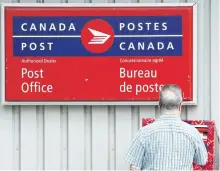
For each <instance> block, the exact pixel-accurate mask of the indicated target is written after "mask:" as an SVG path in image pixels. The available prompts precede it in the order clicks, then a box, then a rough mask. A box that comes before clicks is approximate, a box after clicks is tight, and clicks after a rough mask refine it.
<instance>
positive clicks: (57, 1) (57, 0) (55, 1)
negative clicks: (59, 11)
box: [43, 0, 65, 3]
mask: <svg viewBox="0 0 220 171" xmlns="http://www.w3.org/2000/svg"><path fill="white" fill-rule="evenodd" d="M43 2H44V3H61V2H65V0H43Z"/></svg>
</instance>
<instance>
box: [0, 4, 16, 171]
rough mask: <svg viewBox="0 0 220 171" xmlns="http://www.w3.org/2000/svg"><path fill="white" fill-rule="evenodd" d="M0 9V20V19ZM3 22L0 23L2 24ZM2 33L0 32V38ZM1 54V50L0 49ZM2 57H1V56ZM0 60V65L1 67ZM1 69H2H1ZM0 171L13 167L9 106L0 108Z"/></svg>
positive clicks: (11, 119) (10, 109)
mask: <svg viewBox="0 0 220 171" xmlns="http://www.w3.org/2000/svg"><path fill="white" fill-rule="evenodd" d="M0 2H10V1H8V0H0ZM1 12H2V11H1V9H0V19H1ZM2 22H3V21H1V23H2ZM1 36H2V31H1V32H0V37H1ZM0 47H1V42H0ZM0 52H1V49H0ZM1 57H2V56H1ZM1 62H2V60H0V64H1V66H2V63H1ZM1 69H2V68H1ZM0 79H1V80H2V73H0ZM3 84H4V82H1V87H0V94H1V95H2V94H3V92H2V86H3ZM0 139H1V140H0V151H1V152H0V161H1V162H0V170H12V169H13V168H14V167H13V152H14V148H13V140H14V134H13V115H12V107H11V106H0Z"/></svg>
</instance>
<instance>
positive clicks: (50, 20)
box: [2, 3, 197, 105]
mask: <svg viewBox="0 0 220 171" xmlns="http://www.w3.org/2000/svg"><path fill="white" fill-rule="evenodd" d="M3 9H4V10H3V15H2V21H4V22H3V24H2V32H3V35H4V36H3V37H2V49H3V51H2V59H3V67H2V68H4V74H3V79H4V80H3V82H4V83H5V86H4V94H3V103H4V104H85V105H86V104H94V105H95V104H108V105H111V104H115V105H117V104H128V105H142V104H152V105H155V104H157V101H158V97H159V91H160V88H161V87H162V86H163V85H165V84H177V85H179V86H180V87H181V88H182V90H183V94H184V104H196V101H197V99H196V98H197V97H196V55H197V54H196V29H197V28H196V23H197V22H196V4H189V3H187V4H181V5H179V4H178V5H175V4H173V5H169V6H159V5H158V4H149V5H142V4H129V5H124V6H119V5H117V4H106V5H101V4H100V5H98V4H97V5H90V4H85V6H80V5H76V4H61V5H60V6H57V5H53V4H36V6H31V5H27V4H26V5H25V6H22V4H21V6H17V5H16V6H14V5H13V4H3ZM39 11H40V12H39Z"/></svg>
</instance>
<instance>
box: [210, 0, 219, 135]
mask: <svg viewBox="0 0 220 171" xmlns="http://www.w3.org/2000/svg"><path fill="white" fill-rule="evenodd" d="M219 7H220V3H219V0H212V3H211V17H210V19H211V55H210V56H211V74H210V75H211V97H212V98H211V114H212V115H211V118H210V119H212V120H215V122H216V125H220V122H219V119H220V117H219V115H220V114H219V112H220V110H219V106H220V105H219V102H220V101H219V99H220V94H219V93H220V91H219V87H220V86H219V85H220V84H219V81H220V74H219V72H220V69H219V62H220V60H219V56H220V53H219V47H220V44H219V40H220V39H219V38H220V37H219V36H220V35H219V31H220V30H219V28H220V27H219V24H220V22H219V19H220V12H219ZM216 25H217V26H218V27H216ZM216 77H217V78H216ZM217 80H218V81H217ZM217 129H218V132H219V126H217ZM219 135H220V134H219Z"/></svg>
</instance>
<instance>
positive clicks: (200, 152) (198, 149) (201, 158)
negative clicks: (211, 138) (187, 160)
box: [193, 131, 208, 165]
mask: <svg viewBox="0 0 220 171" xmlns="http://www.w3.org/2000/svg"><path fill="white" fill-rule="evenodd" d="M197 132H198V131H197ZM194 143H195V154H194V159H193V161H194V162H195V163H196V164H198V165H205V164H206V163H207V160H208V153H207V150H206V147H205V144H204V142H203V140H202V137H201V136H200V135H199V132H198V134H197V138H196V140H195V142H194Z"/></svg>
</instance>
